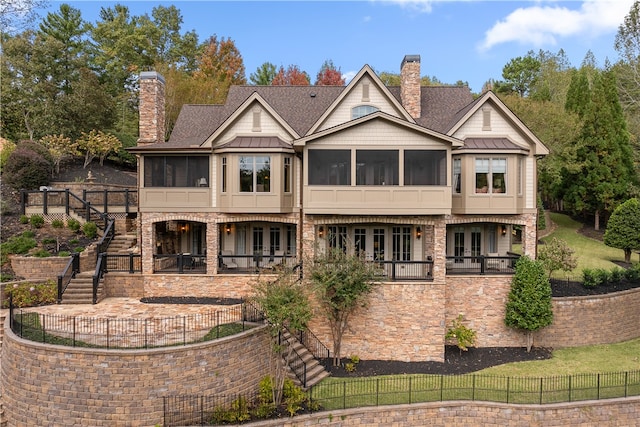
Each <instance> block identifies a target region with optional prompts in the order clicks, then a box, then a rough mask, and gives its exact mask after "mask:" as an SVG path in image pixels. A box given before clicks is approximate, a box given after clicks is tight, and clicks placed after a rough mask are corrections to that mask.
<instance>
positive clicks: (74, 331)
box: [73, 316, 76, 347]
mask: <svg viewBox="0 0 640 427" xmlns="http://www.w3.org/2000/svg"><path fill="white" fill-rule="evenodd" d="M73 346H74V347H75V346H76V316H73Z"/></svg>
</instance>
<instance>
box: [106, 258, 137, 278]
mask: <svg viewBox="0 0 640 427" xmlns="http://www.w3.org/2000/svg"><path fill="white" fill-rule="evenodd" d="M103 255H104V262H105V267H104V268H105V270H104V272H105V273H109V272H116V271H117V272H126V273H131V274H133V273H140V272H141V271H142V256H141V255H140V254H134V253H129V254H107V253H105V254H103Z"/></svg>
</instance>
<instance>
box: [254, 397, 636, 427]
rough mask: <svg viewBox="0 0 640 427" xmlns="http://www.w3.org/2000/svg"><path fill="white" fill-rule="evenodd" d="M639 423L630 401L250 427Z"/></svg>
mask: <svg viewBox="0 0 640 427" xmlns="http://www.w3.org/2000/svg"><path fill="white" fill-rule="evenodd" d="M639 419H640V397H630V398H626V399H610V400H595V401H594V400H590V401H584V402H573V403H559V404H553V405H513V404H511V405H507V404H502V403H492V402H465V401H454V402H434V403H416V404H413V405H396V406H379V407H367V408H354V409H346V410H338V411H330V412H319V413H317V414H310V415H302V416H299V417H295V418H291V419H286V420H282V419H279V420H269V421H261V422H256V423H251V424H247V426H250V427H275V426H278V427H294V426H296V427H307V426H317V425H323V426H339V427H348V426H368V427H378V426H379V427H386V426H394V427H409V426H427V425H428V426H453V425H456V426H468V427H472V426H527V427H535V426H537V427H548V426H598V425H601V426H614V425H615V426H637V425H638V420H639Z"/></svg>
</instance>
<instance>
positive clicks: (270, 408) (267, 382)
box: [255, 375, 276, 418]
mask: <svg viewBox="0 0 640 427" xmlns="http://www.w3.org/2000/svg"><path fill="white" fill-rule="evenodd" d="M275 410H276V405H275V404H274V403H273V377H272V376H271V375H267V376H266V377H264V378H263V379H262V380H260V383H259V384H258V407H257V408H256V410H255V415H256V417H258V418H269V417H270V416H271V415H273V413H274V411H275Z"/></svg>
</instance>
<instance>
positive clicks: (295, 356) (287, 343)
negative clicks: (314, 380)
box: [278, 327, 307, 388]
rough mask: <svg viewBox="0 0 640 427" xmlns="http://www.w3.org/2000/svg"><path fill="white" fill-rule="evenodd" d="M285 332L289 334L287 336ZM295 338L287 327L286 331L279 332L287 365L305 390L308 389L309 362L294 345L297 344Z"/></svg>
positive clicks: (280, 345)
mask: <svg viewBox="0 0 640 427" xmlns="http://www.w3.org/2000/svg"><path fill="white" fill-rule="evenodd" d="M285 331H286V332H287V334H285ZM295 340H296V338H295V336H294V335H293V334H292V333H291V332H290V331H289V329H288V328H287V327H285V328H284V330H281V331H279V332H278V346H279V347H280V348H281V349H282V357H283V358H284V360H285V363H286V364H287V366H289V368H291V371H292V372H293V373H294V375H295V376H296V378H298V380H299V381H300V383H301V384H302V387H303V388H306V387H307V362H305V361H304V359H303V358H302V355H300V353H298V352H297V351H296V349H295V348H294V346H293V344H294V342H295Z"/></svg>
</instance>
